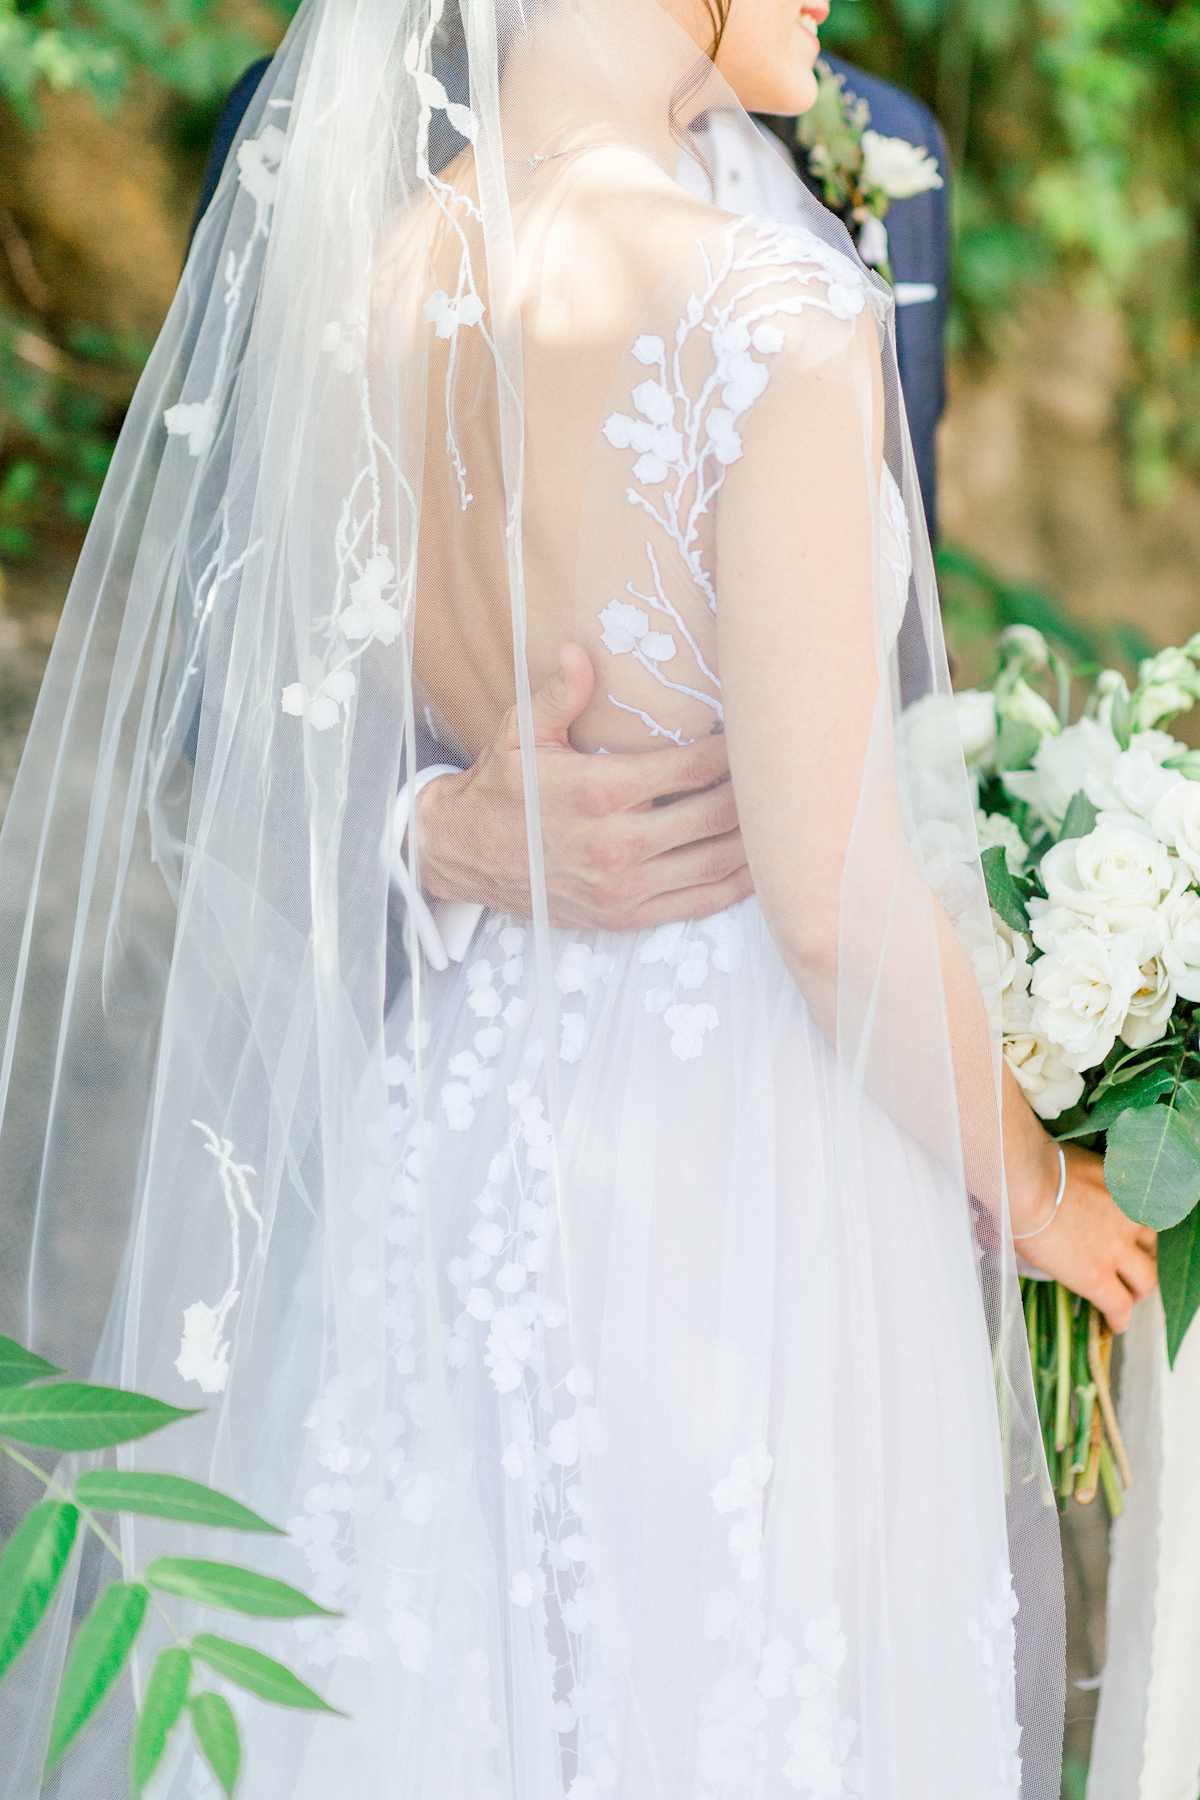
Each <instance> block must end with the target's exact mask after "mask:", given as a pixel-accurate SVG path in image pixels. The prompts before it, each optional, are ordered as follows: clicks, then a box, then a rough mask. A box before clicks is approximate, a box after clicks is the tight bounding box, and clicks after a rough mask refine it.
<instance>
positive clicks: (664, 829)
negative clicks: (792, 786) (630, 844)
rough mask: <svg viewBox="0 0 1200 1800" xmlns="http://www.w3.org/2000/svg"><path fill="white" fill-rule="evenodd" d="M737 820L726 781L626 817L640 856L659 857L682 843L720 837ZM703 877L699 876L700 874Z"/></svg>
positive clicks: (734, 804) (677, 847) (730, 828)
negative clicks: (665, 804)
mask: <svg viewBox="0 0 1200 1800" xmlns="http://www.w3.org/2000/svg"><path fill="white" fill-rule="evenodd" d="M737 823H738V812H737V801H736V800H735V799H734V797H733V788H732V786H731V784H730V783H729V782H728V781H723V782H722V783H721V785H720V786H719V787H715V788H704V789H702V790H701V792H700V793H698V794H685V795H684V796H683V798H682V799H680V800H672V802H671V804H670V805H669V806H654V807H651V808H649V809H648V810H647V811H646V812H639V813H637V814H635V815H634V817H633V818H631V819H630V820H629V830H630V832H631V834H632V837H633V840H634V841H635V842H636V844H637V847H638V853H639V855H640V856H641V858H642V859H643V860H644V859H647V858H649V857H661V856H662V855H664V854H665V853H666V852H667V851H668V850H678V849H679V848H680V847H681V846H682V845H684V844H703V843H705V842H706V841H707V840H708V839H709V838H716V837H724V836H725V835H726V833H728V832H730V831H735V830H736V829H737ZM701 879H703V877H701Z"/></svg>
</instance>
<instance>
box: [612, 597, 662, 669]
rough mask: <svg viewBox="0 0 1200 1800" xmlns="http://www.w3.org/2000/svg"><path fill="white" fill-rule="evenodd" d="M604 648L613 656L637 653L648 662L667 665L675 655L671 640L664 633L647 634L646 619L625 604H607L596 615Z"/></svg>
mask: <svg viewBox="0 0 1200 1800" xmlns="http://www.w3.org/2000/svg"><path fill="white" fill-rule="evenodd" d="M600 622H601V624H602V625H603V627H604V630H603V632H602V633H601V635H602V637H603V639H604V642H605V645H606V646H607V648H608V649H609V650H611V651H612V653H613V655H614V656H621V655H623V654H624V653H625V652H627V651H630V650H633V651H639V652H640V653H641V655H642V656H645V657H648V658H649V660H650V661H651V662H655V663H660V662H670V660H671V658H672V657H673V656H674V654H675V649H676V645H675V639H674V638H673V637H672V636H671V635H670V633H669V632H666V631H651V629H650V615H649V613H644V612H643V611H642V609H641V607H640V606H631V605H630V604H629V602H628V601H627V600H610V601H609V603H608V605H607V606H606V607H605V608H604V611H603V612H602V613H601V614H600Z"/></svg>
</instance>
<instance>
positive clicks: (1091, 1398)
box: [1022, 1281, 1133, 1519]
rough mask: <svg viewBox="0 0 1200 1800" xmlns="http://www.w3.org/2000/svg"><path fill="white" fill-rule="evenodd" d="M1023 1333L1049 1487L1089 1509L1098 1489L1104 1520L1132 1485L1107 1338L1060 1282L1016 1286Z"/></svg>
mask: <svg viewBox="0 0 1200 1800" xmlns="http://www.w3.org/2000/svg"><path fill="white" fill-rule="evenodd" d="M1022 1290H1023V1291H1022V1301H1023V1306H1024V1312H1025V1329H1026V1334H1027V1337H1028V1340H1029V1356H1030V1361H1031V1363H1032V1364H1033V1372H1034V1384H1035V1390H1036V1393H1037V1405H1038V1418H1039V1420H1040V1423H1041V1428H1042V1437H1043V1440H1044V1443H1045V1450H1046V1461H1047V1463H1048V1464H1049V1468H1050V1479H1051V1481H1052V1482H1053V1484H1054V1488H1055V1490H1056V1492H1057V1495H1058V1501H1059V1505H1060V1507H1065V1506H1066V1505H1067V1502H1068V1501H1069V1500H1070V1498H1071V1496H1072V1495H1074V1497H1075V1500H1076V1502H1077V1503H1078V1504H1079V1505H1080V1506H1090V1505H1091V1503H1092V1502H1093V1501H1094V1500H1095V1498H1096V1495H1097V1493H1098V1492H1099V1491H1100V1489H1101V1488H1103V1490H1104V1498H1105V1501H1106V1503H1107V1506H1108V1510H1109V1513H1110V1515H1111V1516H1112V1517H1113V1518H1114V1519H1115V1518H1117V1517H1118V1516H1119V1515H1120V1513H1121V1512H1123V1511H1124V1504H1125V1503H1124V1501H1123V1499H1122V1493H1123V1491H1124V1490H1126V1489H1128V1488H1129V1487H1130V1486H1131V1485H1132V1481H1133V1476H1132V1472H1131V1470H1130V1467H1129V1458H1128V1456H1127V1455H1126V1453H1125V1445H1124V1442H1123V1441H1122V1438H1121V1431H1120V1427H1119V1426H1118V1424H1117V1409H1116V1407H1115V1405H1114V1404H1113V1397H1112V1385H1111V1382H1110V1379H1109V1370H1110V1367H1111V1363H1112V1331H1111V1330H1110V1328H1109V1326H1108V1323H1107V1321H1106V1320H1105V1319H1104V1318H1103V1316H1102V1315H1101V1314H1100V1313H1099V1312H1097V1310H1096V1308H1095V1307H1094V1306H1093V1305H1092V1304H1091V1303H1090V1301H1087V1300H1083V1299H1081V1298H1080V1296H1079V1295H1078V1294H1073V1293H1072V1292H1071V1290H1070V1289H1069V1288H1066V1287H1064V1286H1063V1285H1062V1283H1061V1282H1047V1281H1026V1282H1024V1283H1022Z"/></svg>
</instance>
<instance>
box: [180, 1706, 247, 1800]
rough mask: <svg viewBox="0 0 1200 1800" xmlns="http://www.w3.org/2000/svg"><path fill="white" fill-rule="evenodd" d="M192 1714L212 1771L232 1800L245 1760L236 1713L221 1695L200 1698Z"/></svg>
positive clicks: (200, 1744)
mask: <svg viewBox="0 0 1200 1800" xmlns="http://www.w3.org/2000/svg"><path fill="white" fill-rule="evenodd" d="M191 1713H192V1728H193V1730H194V1731H195V1733H196V1742H197V1743H198V1744H199V1746H200V1748H201V1750H203V1752H204V1754H205V1756H206V1757H207V1759H208V1766H209V1768H210V1769H211V1770H212V1772H213V1774H214V1775H215V1776H216V1778H217V1780H218V1781H219V1782H220V1784H221V1786H222V1787H223V1788H224V1790H225V1792H226V1794H228V1795H230V1796H231V1800H232V1795H233V1789H234V1784H235V1782H236V1781H237V1775H238V1764H239V1762H240V1761H241V1756H242V1747H241V1744H240V1743H239V1741H238V1728H237V1720H236V1719H235V1718H234V1716H233V1709H232V1707H231V1706H230V1704H229V1702H228V1700H223V1699H222V1698H221V1696H220V1694H197V1695H196V1698H195V1699H194V1700H193V1701H192V1703H191Z"/></svg>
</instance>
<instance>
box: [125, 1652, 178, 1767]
mask: <svg viewBox="0 0 1200 1800" xmlns="http://www.w3.org/2000/svg"><path fill="white" fill-rule="evenodd" d="M191 1679H192V1659H191V1657H190V1656H189V1655H188V1653H187V1651H186V1650H175V1649H171V1650H160V1651H159V1653H158V1655H157V1657H156V1658H155V1662H154V1667H153V1669H152V1670H151V1672H150V1680H149V1682H148V1683H147V1686H146V1698H145V1701H144V1702H143V1705H142V1715H141V1718H140V1719H139V1720H138V1728H137V1736H136V1737H135V1738H134V1740H133V1768H132V1774H133V1786H134V1791H135V1793H138V1794H140V1793H141V1791H142V1789H143V1788H144V1787H145V1785H146V1783H147V1782H148V1781H149V1779H150V1777H151V1776H152V1775H153V1773H154V1771H155V1769H157V1767H158V1765H159V1763H160V1761H161V1760H162V1753H163V1751H164V1750H165V1749H166V1747H167V1738H168V1737H169V1736H170V1733H171V1728H172V1726H173V1725H174V1724H175V1721H176V1720H177V1719H178V1717H179V1715H180V1713H181V1712H182V1711H183V1706H184V1702H185V1700H186V1699H187V1691H188V1684H189V1682H190V1681H191Z"/></svg>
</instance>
